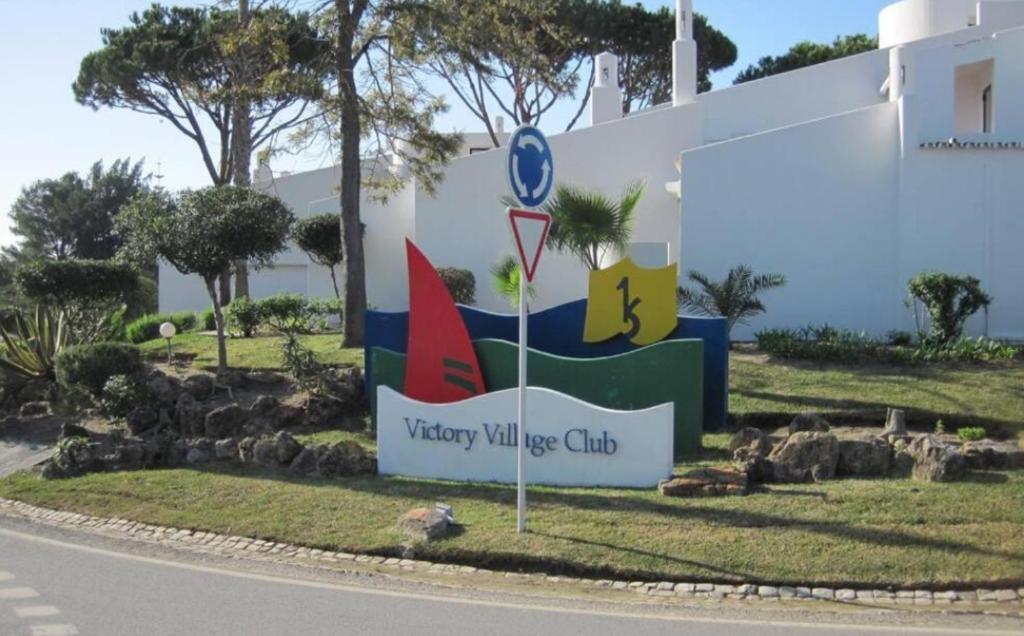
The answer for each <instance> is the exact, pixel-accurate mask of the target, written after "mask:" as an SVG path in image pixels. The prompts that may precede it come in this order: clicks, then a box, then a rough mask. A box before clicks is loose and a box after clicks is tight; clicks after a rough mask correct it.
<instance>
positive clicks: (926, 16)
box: [878, 0, 978, 48]
mask: <svg viewBox="0 0 1024 636" xmlns="http://www.w3.org/2000/svg"><path fill="white" fill-rule="evenodd" d="M977 4H978V2H977V0H903V1H902V2H897V3H896V4H892V5H889V6H888V7H886V8H884V9H882V11H881V13H880V14H879V16H878V40H879V46H881V47H882V48H886V47H890V46H896V45H898V44H905V43H907V42H913V41H915V40H922V39H924V38H927V37H931V36H935V35H941V34H943V33H949V32H951V31H956V30H959V29H965V28H967V27H968V26H971V24H972V23H973V22H975V21H976V20H977Z"/></svg>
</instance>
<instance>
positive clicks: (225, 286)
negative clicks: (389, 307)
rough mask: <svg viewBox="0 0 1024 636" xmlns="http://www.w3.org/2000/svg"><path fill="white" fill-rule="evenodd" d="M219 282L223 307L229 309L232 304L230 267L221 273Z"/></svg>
mask: <svg viewBox="0 0 1024 636" xmlns="http://www.w3.org/2000/svg"><path fill="white" fill-rule="evenodd" d="M217 281H218V287H219V289H220V302H221V306H222V307H227V306H228V305H229V304H231V268H230V267H229V268H227V269H226V270H224V271H223V272H221V274H220V276H219V277H218V279H217Z"/></svg>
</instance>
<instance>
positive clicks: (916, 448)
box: [907, 435, 967, 481]
mask: <svg viewBox="0 0 1024 636" xmlns="http://www.w3.org/2000/svg"><path fill="white" fill-rule="evenodd" d="M907 452H908V454H909V455H910V456H911V457H913V458H914V469H913V473H912V476H913V478H914V479H916V480H918V481H955V480H957V479H960V478H961V477H963V476H964V474H965V473H966V472H967V462H966V461H965V460H964V456H963V455H962V454H961V453H960V452H959V451H958V450H956V449H954V448H952V447H950V446H947V445H945V444H943V443H942V442H941V441H940V440H939V438H938V437H936V436H934V435H921V436H919V437H916V438H915V439H914V441H913V442H911V443H910V446H909V447H908V448H907Z"/></svg>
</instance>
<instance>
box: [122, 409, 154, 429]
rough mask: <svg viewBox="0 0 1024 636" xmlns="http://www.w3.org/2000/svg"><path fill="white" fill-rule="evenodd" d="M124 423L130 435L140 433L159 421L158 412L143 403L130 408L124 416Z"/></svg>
mask: <svg viewBox="0 0 1024 636" xmlns="http://www.w3.org/2000/svg"><path fill="white" fill-rule="evenodd" d="M125 423H126V424H127V425H128V430H129V431H130V432H131V434H132V435H142V434H143V433H145V432H146V431H149V430H150V429H152V428H153V427H154V426H156V425H157V424H158V423H160V414H159V413H157V412H156V411H155V410H154V409H153V407H152V406H149V405H148V404H144V405H142V406H138V407H136V408H134V409H132V410H131V411H130V412H129V413H128V415H127V417H125Z"/></svg>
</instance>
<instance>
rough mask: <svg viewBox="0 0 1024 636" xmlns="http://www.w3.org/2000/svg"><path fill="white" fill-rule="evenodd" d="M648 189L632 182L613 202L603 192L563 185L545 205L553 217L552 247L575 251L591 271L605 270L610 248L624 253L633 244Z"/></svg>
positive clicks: (550, 245)
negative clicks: (635, 216)
mask: <svg viewBox="0 0 1024 636" xmlns="http://www.w3.org/2000/svg"><path fill="white" fill-rule="evenodd" d="M644 189H645V184H644V182H643V181H637V182H634V183H631V184H630V185H628V186H626V189H625V190H624V191H623V193H622V196H621V197H620V198H619V200H618V201H612V200H611V199H609V198H608V197H606V196H605V195H603V194H601V193H600V192H592V191H591V192H588V191H586V190H582V189H580V188H577V187H574V186H567V185H559V186H558V187H556V188H555V196H554V197H552V199H551V201H549V202H548V203H547V204H546V205H545V206H544V211H545V212H547V213H548V214H550V215H551V219H552V223H551V231H550V232H549V233H548V242H547V245H548V247H549V248H551V249H555V250H558V251H562V252H569V253H571V254H575V255H576V256H577V257H579V259H580V260H581V261H583V264H584V265H586V266H587V268H589V269H590V270H597V269H601V259H602V258H603V257H604V255H605V253H606V252H607V251H608V250H615V251H618V252H624V251H625V250H626V248H627V247H628V246H629V239H630V237H631V236H632V233H633V228H632V222H633V213H634V212H635V211H636V206H637V204H638V203H639V202H640V198H641V197H642V196H643V194H644Z"/></svg>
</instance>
